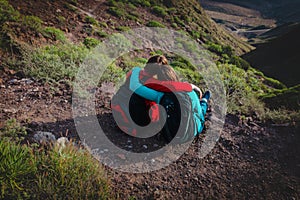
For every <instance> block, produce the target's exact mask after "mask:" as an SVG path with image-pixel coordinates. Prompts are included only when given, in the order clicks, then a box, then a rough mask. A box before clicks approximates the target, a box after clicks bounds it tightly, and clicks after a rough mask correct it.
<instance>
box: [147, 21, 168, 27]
mask: <svg viewBox="0 0 300 200" xmlns="http://www.w3.org/2000/svg"><path fill="white" fill-rule="evenodd" d="M146 26H148V27H160V28H164V27H165V26H164V25H163V24H161V23H160V22H158V21H154V20H152V21H149V22H148V23H147V24H146Z"/></svg>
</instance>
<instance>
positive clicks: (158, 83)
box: [112, 55, 210, 141]
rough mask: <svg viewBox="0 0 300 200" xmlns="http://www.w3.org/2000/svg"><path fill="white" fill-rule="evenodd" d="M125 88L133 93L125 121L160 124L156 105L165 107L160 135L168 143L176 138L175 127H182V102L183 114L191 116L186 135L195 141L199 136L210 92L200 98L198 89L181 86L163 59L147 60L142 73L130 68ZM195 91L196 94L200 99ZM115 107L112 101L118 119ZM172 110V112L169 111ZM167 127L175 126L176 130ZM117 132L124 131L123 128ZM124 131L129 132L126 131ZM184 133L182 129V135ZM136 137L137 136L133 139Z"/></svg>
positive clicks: (187, 85)
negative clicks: (129, 119) (164, 118)
mask: <svg viewBox="0 0 300 200" xmlns="http://www.w3.org/2000/svg"><path fill="white" fill-rule="evenodd" d="M124 87H125V88H126V89H129V90H131V91H132V92H134V93H133V95H132V96H131V97H130V102H129V108H128V112H127V113H129V114H130V116H127V118H131V119H132V122H134V123H136V124H137V125H139V126H146V125H147V124H149V123H150V122H157V123H159V114H160V111H159V109H158V104H160V105H163V106H164V107H166V108H165V109H166V111H167V115H168V118H167V122H166V124H165V125H164V128H163V129H162V132H163V135H164V132H165V135H167V137H166V139H167V140H168V141H170V140H171V139H172V137H173V136H174V134H175V133H174V132H176V131H177V129H178V127H177V126H179V124H180V123H181V121H180V119H181V120H182V118H181V117H180V114H181V112H182V110H181V109H180V106H181V105H180V103H182V102H184V103H182V105H184V106H186V107H185V108H184V109H185V110H187V112H186V113H191V117H190V118H191V120H189V121H187V122H186V126H193V127H187V128H190V129H189V130H190V131H189V132H192V133H189V134H190V135H192V136H193V137H194V136H196V135H198V134H200V133H201V132H202V130H203V127H204V116H205V114H206V111H207V105H208V104H207V101H208V100H209V98H210V92H209V91H206V92H205V94H204V95H203V96H202V92H201V90H200V89H199V88H198V87H197V86H195V85H193V84H189V83H187V82H180V81H179V78H178V76H177V74H176V72H175V71H174V69H173V68H172V67H171V66H169V65H168V60H167V59H166V57H164V56H160V55H158V56H153V57H151V58H149V60H148V62H147V64H146V66H145V68H144V70H142V69H141V68H138V67H135V68H133V69H132V70H131V71H130V72H129V73H128V75H127V80H126V82H125V84H124ZM124 87H123V89H122V88H120V90H124ZM196 91H197V92H198V93H199V96H198V95H197V93H196ZM172 94H174V95H172ZM178 98H180V100H178ZM113 100H114V99H113ZM116 106H117V103H115V104H114V102H113V101H112V108H113V112H114V115H118V114H119V115H120V110H116V109H115V108H116ZM171 107H172V111H170V108H171ZM125 109H126V108H125ZM185 110H183V112H185ZM125 113H126V112H125ZM170 113H171V114H170ZM149 115H150V116H149ZM178 115H179V117H178ZM122 116H124V114H123V115H122ZM125 121H126V120H125ZM119 126H120V125H119ZM126 126H128V124H127V125H126ZM129 126H130V123H129ZM170 126H176V128H173V127H170ZM184 126H185V124H184ZM120 128H121V129H122V130H123V131H125V130H124V126H123V128H122V127H120ZM125 129H126V130H128V128H125ZM129 129H130V128H129ZM187 130H188V129H185V132H186V131H187ZM125 132H126V131H125ZM133 132H134V130H133V131H132V130H131V132H130V133H129V134H133ZM127 133H128V132H127ZM135 134H138V133H134V134H133V135H135Z"/></svg>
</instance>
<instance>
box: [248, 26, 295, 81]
mask: <svg viewBox="0 0 300 200" xmlns="http://www.w3.org/2000/svg"><path fill="white" fill-rule="evenodd" d="M285 32H286V33H285ZM277 34H283V35H282V36H280V37H278V38H275V39H272V40H270V41H269V42H267V43H263V44H259V45H257V48H256V49H255V50H254V51H252V52H250V53H248V54H246V55H244V56H243V58H244V59H246V60H247V61H248V62H250V63H251V64H252V65H253V66H255V67H256V68H257V69H259V70H261V71H262V72H264V73H265V74H266V75H268V76H270V77H273V78H276V79H278V80H280V81H282V82H283V83H285V84H286V85H287V86H294V85H296V84H299V83H300V78H299V74H300V67H299V66H300V60H299V58H300V48H299V47H300V40H299V35H300V24H297V25H294V26H291V27H285V28H278V29H276V30H273V31H271V32H270V33H269V34H268V33H266V34H265V37H267V36H268V35H269V37H273V36H274V35H277Z"/></svg>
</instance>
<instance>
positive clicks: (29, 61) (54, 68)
mask: <svg viewBox="0 0 300 200" xmlns="http://www.w3.org/2000/svg"><path fill="white" fill-rule="evenodd" d="M88 52H89V50H88V48H87V47H85V46H84V45H74V44H69V43H67V44H59V45H56V46H53V45H52V46H46V47H42V48H38V49H35V50H33V51H29V50H28V51H24V52H23V60H22V66H20V68H21V67H23V68H21V69H22V70H23V71H24V72H25V73H26V74H27V75H29V76H32V77H36V78H37V79H41V80H45V81H50V82H56V81H59V80H62V79H65V80H72V79H73V78H74V76H75V74H76V73H77V70H78V66H79V63H81V62H82V61H83V59H84V58H85V56H86V55H87V54H88Z"/></svg>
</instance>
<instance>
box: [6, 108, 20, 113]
mask: <svg viewBox="0 0 300 200" xmlns="http://www.w3.org/2000/svg"><path fill="white" fill-rule="evenodd" d="M3 112H5V113H13V114H15V113H17V112H18V110H17V109H15V108H10V109H3Z"/></svg>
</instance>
